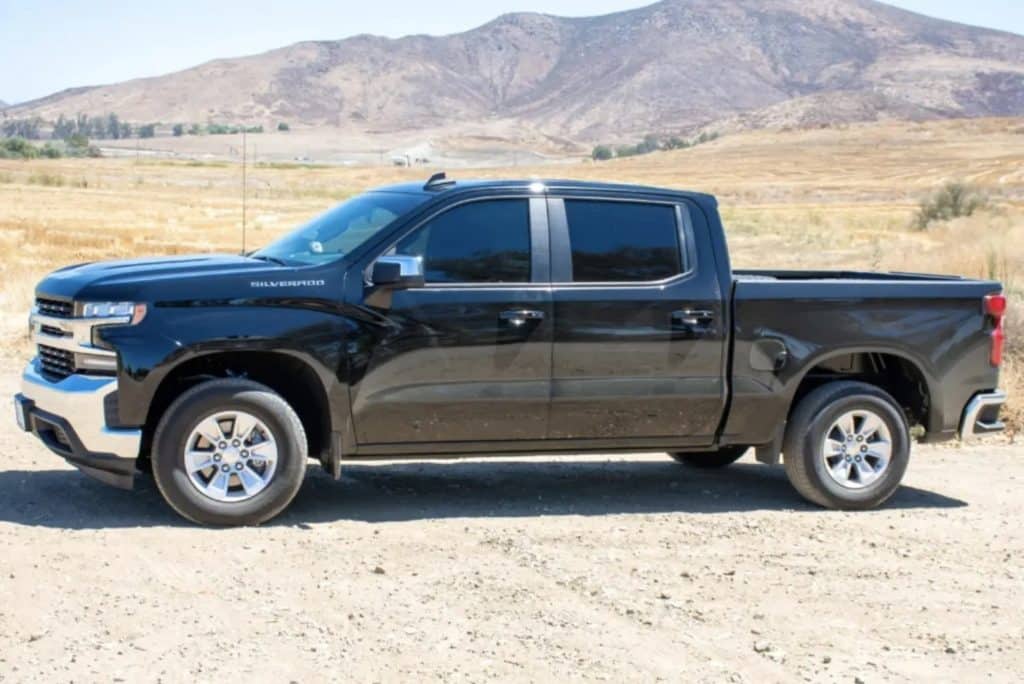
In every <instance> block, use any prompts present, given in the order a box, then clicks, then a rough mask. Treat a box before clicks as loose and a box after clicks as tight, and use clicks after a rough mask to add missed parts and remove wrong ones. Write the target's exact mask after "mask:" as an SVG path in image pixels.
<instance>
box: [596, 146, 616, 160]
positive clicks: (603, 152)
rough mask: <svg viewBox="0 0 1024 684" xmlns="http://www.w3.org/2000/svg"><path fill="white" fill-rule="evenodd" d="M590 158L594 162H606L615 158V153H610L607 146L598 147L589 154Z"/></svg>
mask: <svg viewBox="0 0 1024 684" xmlns="http://www.w3.org/2000/svg"><path fill="white" fill-rule="evenodd" d="M590 156H591V158H592V159H593V160H594V161H608V160H609V159H611V158H612V157H614V156H615V153H614V152H612V148H610V147H608V146H607V145H598V146H597V147H595V148H594V151H593V152H591V153H590Z"/></svg>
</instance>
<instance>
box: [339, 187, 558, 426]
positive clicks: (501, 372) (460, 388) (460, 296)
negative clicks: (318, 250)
mask: <svg viewBox="0 0 1024 684" xmlns="http://www.w3.org/2000/svg"><path fill="white" fill-rule="evenodd" d="M547 242H548V237H547V215H546V207H545V204H544V200H543V199H540V198H533V199H530V198H528V197H508V198H502V199H485V200H475V201H469V202H465V203H462V204H459V205H456V206H454V207H451V208H448V209H445V210H443V211H442V212H441V213H439V214H436V215H435V216H433V217H432V218H429V219H427V220H426V221H425V222H424V223H422V224H421V225H419V226H418V227H416V228H415V229H413V230H412V231H411V232H409V233H408V234H406V235H405V236H404V237H402V238H401V239H399V240H398V242H397V243H396V244H395V246H394V247H392V248H391V249H389V250H387V252H386V253H387V254H396V255H409V256H419V257H422V258H423V262H424V273H425V281H426V282H425V285H424V286H423V287H416V288H412V289H404V290H396V291H394V292H392V293H390V301H389V302H386V303H384V304H376V305H374V304H372V302H374V301H375V298H373V297H368V299H367V306H370V307H372V308H374V311H375V312H376V313H377V314H378V315H380V316H381V317H382V320H384V321H385V323H384V325H382V326H380V329H381V338H380V339H378V340H375V341H374V342H373V344H371V345H368V348H369V349H370V356H369V358H367V359H366V360H365V361H364V363H365V368H364V369H363V373H362V376H361V378H360V380H359V381H358V383H357V384H355V385H354V386H353V388H352V410H353V418H354V422H355V428H356V437H357V439H358V441H359V443H360V444H361V445H377V444H379V445H384V444H415V443H421V444H422V443H445V442H447V443H456V442H478V441H501V440H528V439H543V438H544V437H545V436H546V434H547V421H548V399H549V394H550V378H551V331H552V325H553V318H552V305H551V293H550V287H549V284H548V281H549V277H550V275H549V272H548V259H549V257H548V244H547ZM368 294H371V293H368Z"/></svg>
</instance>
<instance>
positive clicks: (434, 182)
mask: <svg viewBox="0 0 1024 684" xmlns="http://www.w3.org/2000/svg"><path fill="white" fill-rule="evenodd" d="M446 185H455V181H454V180H448V176H447V175H446V174H445V172H444V171H440V172H438V173H435V174H434V175H433V176H431V177H430V180H428V181H427V184H426V185H424V186H423V189H424V190H436V189H438V188H443V187H445V186H446Z"/></svg>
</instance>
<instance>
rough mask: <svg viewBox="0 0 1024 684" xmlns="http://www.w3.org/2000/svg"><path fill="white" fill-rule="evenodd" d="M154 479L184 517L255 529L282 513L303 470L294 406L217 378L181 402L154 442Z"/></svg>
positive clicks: (266, 391) (258, 388)
mask: <svg viewBox="0 0 1024 684" xmlns="http://www.w3.org/2000/svg"><path fill="white" fill-rule="evenodd" d="M153 447H154V448H153V476H154V479H155V480H156V484H157V487H158V488H159V489H160V493H161V494H163V497H164V499H166V501H167V503H168V504H170V506H171V507H172V508H173V509H174V510H175V511H177V512H178V513H179V514H180V515H182V516H184V517H186V518H188V519H189V520H192V521H194V522H198V523H202V524H207V525H257V524H259V523H261V522H265V521H266V520H269V519H270V518H272V517H274V516H275V515H277V514H278V513H280V512H281V511H282V510H284V508H285V507H286V506H287V505H288V504H289V503H291V501H292V499H293V498H294V497H295V495H296V493H298V490H299V487H300V486H301V485H302V480H303V477H304V475H305V472H306V455H307V454H306V450H307V447H306V435H305V432H304V430H303V428H302V422H301V421H300V420H299V417H298V415H296V413H295V411H294V410H292V408H291V406H289V405H288V403H287V402H285V400H284V399H282V398H281V396H280V395H278V394H277V393H276V392H274V391H273V390H271V389H270V388H268V387H266V386H264V385H260V384H258V383H255V382H251V381H248V380H237V379H228V380H212V381H209V382H204V383H202V384H201V385H198V386H196V387H194V388H192V389H191V390H189V391H187V392H185V394H183V395H182V396H181V397H179V398H178V399H177V400H176V401H175V402H174V403H173V404H171V406H170V408H168V409H167V411H166V413H165V414H164V416H163V418H162V419H161V420H160V424H159V426H158V427H157V430H156V434H155V436H154V438H153Z"/></svg>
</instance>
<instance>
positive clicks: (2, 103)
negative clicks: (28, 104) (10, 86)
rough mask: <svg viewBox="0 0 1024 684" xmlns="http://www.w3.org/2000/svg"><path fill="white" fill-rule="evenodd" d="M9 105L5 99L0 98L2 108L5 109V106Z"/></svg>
mask: <svg viewBox="0 0 1024 684" xmlns="http://www.w3.org/2000/svg"><path fill="white" fill-rule="evenodd" d="M7 106H8V105H7V103H6V102H4V101H3V100H0V109H4V108H6V107H7Z"/></svg>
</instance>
